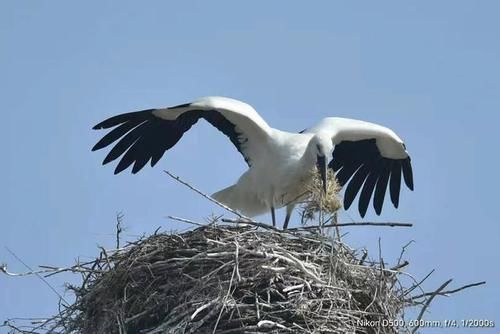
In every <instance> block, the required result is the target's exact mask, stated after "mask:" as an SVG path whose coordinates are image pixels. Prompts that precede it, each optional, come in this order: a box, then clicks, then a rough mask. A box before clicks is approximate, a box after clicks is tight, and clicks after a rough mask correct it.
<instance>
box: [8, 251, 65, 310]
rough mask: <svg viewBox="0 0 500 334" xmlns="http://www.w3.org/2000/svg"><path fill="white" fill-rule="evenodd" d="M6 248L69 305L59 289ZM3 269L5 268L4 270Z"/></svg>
mask: <svg viewBox="0 0 500 334" xmlns="http://www.w3.org/2000/svg"><path fill="white" fill-rule="evenodd" d="M5 249H6V250H7V252H9V253H10V254H11V255H12V256H13V257H15V258H16V260H17V261H19V262H21V263H22V264H23V265H24V266H25V267H26V268H28V270H30V271H31V272H32V273H33V274H35V276H36V277H38V278H39V279H41V280H42V282H44V283H45V284H46V285H47V286H48V287H49V288H50V290H52V291H53V292H54V293H55V294H56V295H57V296H58V297H59V298H60V300H62V301H64V303H65V304H66V306H69V305H70V304H69V303H68V301H67V300H66V299H64V297H63V296H62V295H61V294H60V293H59V292H57V290H56V289H55V288H54V287H53V286H52V285H50V283H49V282H48V281H47V280H46V279H45V278H43V276H42V275H40V274H39V273H37V272H36V271H34V270H33V269H32V268H31V267H30V266H28V265H27V264H26V263H25V262H24V261H23V260H21V259H20V258H19V257H18V256H17V255H16V254H15V253H14V252H13V251H11V250H10V249H9V248H7V247H5ZM2 271H3V270H2Z"/></svg>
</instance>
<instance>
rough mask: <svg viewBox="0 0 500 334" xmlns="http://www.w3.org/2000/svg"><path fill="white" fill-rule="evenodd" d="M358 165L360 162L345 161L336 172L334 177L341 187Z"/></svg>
mask: <svg viewBox="0 0 500 334" xmlns="http://www.w3.org/2000/svg"><path fill="white" fill-rule="evenodd" d="M360 165H361V164H359V163H354V162H351V163H347V164H345V165H344V166H343V167H342V169H341V170H340V171H338V172H337V174H336V178H337V181H338V183H339V184H340V186H341V187H343V186H344V185H345V184H346V183H347V181H349V179H350V178H351V177H352V175H353V174H354V172H356V170H358V168H359V166H360Z"/></svg>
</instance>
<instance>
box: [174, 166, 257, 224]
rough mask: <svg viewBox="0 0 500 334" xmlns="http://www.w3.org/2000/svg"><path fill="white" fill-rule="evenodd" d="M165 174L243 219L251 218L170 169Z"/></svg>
mask: <svg viewBox="0 0 500 334" xmlns="http://www.w3.org/2000/svg"><path fill="white" fill-rule="evenodd" d="M164 172H165V174H167V175H168V176H170V177H171V178H173V179H174V180H176V181H177V182H179V183H181V184H183V185H185V186H186V187H188V188H189V189H191V190H193V191H194V192H196V193H198V194H199V195H201V196H203V197H205V198H206V199H208V200H209V201H210V202H212V203H215V204H217V205H218V206H220V207H221V208H223V209H224V210H227V211H229V212H231V213H233V214H235V215H237V216H238V217H240V218H242V219H248V220H250V218H249V217H247V216H245V215H242V214H241V213H239V212H238V211H236V210H233V209H231V208H230V207H228V206H227V205H224V204H222V203H221V202H219V201H217V200H215V199H214V198H212V196H209V195H207V194H205V193H204V192H202V191H201V190H198V189H197V188H195V187H193V186H192V185H190V184H189V183H187V182H186V181H183V180H182V179H181V178H180V177H178V176H176V175H174V174H172V173H170V172H169V171H167V170H164Z"/></svg>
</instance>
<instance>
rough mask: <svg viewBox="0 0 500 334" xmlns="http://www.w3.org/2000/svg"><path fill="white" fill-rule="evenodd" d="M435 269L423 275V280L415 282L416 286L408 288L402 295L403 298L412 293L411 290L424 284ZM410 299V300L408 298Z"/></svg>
mask: <svg viewBox="0 0 500 334" xmlns="http://www.w3.org/2000/svg"><path fill="white" fill-rule="evenodd" d="M435 270H436V269H432V270H431V271H430V272H429V273H428V274H427V275H425V277H424V278H422V279H421V280H420V281H419V282H416V284H414V285H413V286H412V287H410V288H408V289H407V290H406V291H405V292H404V293H403V296H406V295H407V294H409V293H410V292H412V291H413V290H415V289H416V288H419V287H420V286H421V285H422V283H424V281H425V280H426V279H428V278H429V277H430V276H431V275H432V273H434V271H435ZM420 291H423V290H422V288H420ZM410 299H411V298H410Z"/></svg>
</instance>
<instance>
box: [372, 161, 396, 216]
mask: <svg viewBox="0 0 500 334" xmlns="http://www.w3.org/2000/svg"><path fill="white" fill-rule="evenodd" d="M391 167H392V161H390V160H384V162H383V166H382V171H381V172H380V176H379V178H378V181H377V186H376V188H375V194H374V195H373V208H374V209H375V212H376V213H377V215H380V213H381V212H382V206H383V205H384V197H385V192H386V190H387V182H388V181H389V175H390V174H391Z"/></svg>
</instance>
